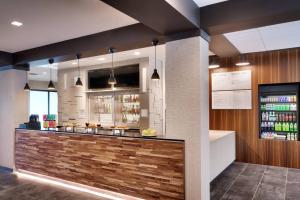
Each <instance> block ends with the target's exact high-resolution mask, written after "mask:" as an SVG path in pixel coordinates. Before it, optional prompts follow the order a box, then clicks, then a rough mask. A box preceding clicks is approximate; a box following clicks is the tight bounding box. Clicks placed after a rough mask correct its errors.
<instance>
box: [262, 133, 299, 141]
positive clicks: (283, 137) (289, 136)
mask: <svg viewBox="0 0 300 200" xmlns="http://www.w3.org/2000/svg"><path fill="white" fill-rule="evenodd" d="M261 138H262V139H278V140H298V134H297V133H290V132H289V133H286V134H283V135H282V134H277V133H275V132H262V133H261Z"/></svg>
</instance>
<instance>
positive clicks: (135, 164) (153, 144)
mask: <svg viewBox="0 0 300 200" xmlns="http://www.w3.org/2000/svg"><path fill="white" fill-rule="evenodd" d="M15 165H16V168H17V169H22V170H26V171H30V172H34V173H38V174H42V175H47V176H51V177H55V178H59V179H63V180H67V181H72V182H75V183H80V184H84V185H88V186H92V187H96V188H101V189H106V190H110V191H114V192H119V193H122V194H126V195H131V196H134V197H140V198H144V199H184V197H185V194H184V189H185V188H184V141H169V140H148V139H140V138H125V137H106V136H99V135H98V136H97V135H81V134H57V133H53V132H44V131H42V132H41V131H28V130H19V129H17V130H16V142H15Z"/></svg>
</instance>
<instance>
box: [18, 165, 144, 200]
mask: <svg viewBox="0 0 300 200" xmlns="http://www.w3.org/2000/svg"><path fill="white" fill-rule="evenodd" d="M14 174H16V175H17V176H18V177H21V178H22V177H23V178H27V179H32V180H35V181H40V182H43V183H48V184H53V185H57V186H61V187H64V188H68V189H72V190H77V191H80V192H85V193H89V194H92V195H95V196H99V197H104V198H108V199H112V200H142V199H139V198H135V197H129V196H127V195H122V196H126V197H123V198H120V197H116V196H112V195H109V194H104V193H101V192H97V191H94V190H92V189H88V188H91V187H89V186H85V185H81V184H78V183H73V182H69V181H64V180H62V181H59V180H53V179H56V178H52V177H49V178H48V176H45V175H39V174H35V173H32V172H27V171H24V172H23V170H20V171H16V172H14ZM76 185H78V186H76ZM96 189H97V188H96ZM120 196H121V194H120Z"/></svg>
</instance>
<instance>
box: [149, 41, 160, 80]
mask: <svg viewBox="0 0 300 200" xmlns="http://www.w3.org/2000/svg"><path fill="white" fill-rule="evenodd" d="M152 44H153V45H154V51H155V68H154V72H153V74H152V76H151V79H152V80H159V79H160V77H159V74H158V72H157V69H156V46H157V44H158V40H153V41H152Z"/></svg>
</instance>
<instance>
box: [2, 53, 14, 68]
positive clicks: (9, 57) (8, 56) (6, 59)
mask: <svg viewBox="0 0 300 200" xmlns="http://www.w3.org/2000/svg"><path fill="white" fill-rule="evenodd" d="M12 63H13V54H12V53H8V52H4V51H0V67H7V66H11V65H12Z"/></svg>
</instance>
